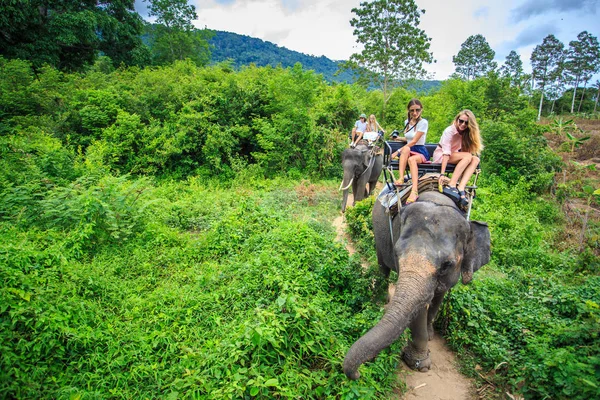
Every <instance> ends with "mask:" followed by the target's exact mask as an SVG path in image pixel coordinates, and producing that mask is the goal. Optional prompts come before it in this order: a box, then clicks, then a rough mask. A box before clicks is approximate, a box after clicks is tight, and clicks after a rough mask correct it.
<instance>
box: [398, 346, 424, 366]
mask: <svg viewBox="0 0 600 400" xmlns="http://www.w3.org/2000/svg"><path fill="white" fill-rule="evenodd" d="M402 359H403V360H404V362H405V363H406V365H408V366H409V367H410V368H411V369H414V370H417V371H419V372H427V371H429V369H430V368H431V358H430V357H429V350H427V352H426V353H425V354H418V353H416V352H414V350H412V348H411V347H410V345H409V346H407V347H405V348H404V351H403V352H402Z"/></svg>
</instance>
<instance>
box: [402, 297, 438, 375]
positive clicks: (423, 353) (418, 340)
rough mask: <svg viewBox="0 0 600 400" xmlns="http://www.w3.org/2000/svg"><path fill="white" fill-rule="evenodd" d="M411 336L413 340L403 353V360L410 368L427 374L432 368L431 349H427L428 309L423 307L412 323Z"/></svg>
mask: <svg viewBox="0 0 600 400" xmlns="http://www.w3.org/2000/svg"><path fill="white" fill-rule="evenodd" d="M410 334H411V336H412V340H411V341H410V342H409V343H408V345H407V346H406V347H405V348H404V350H403V351H402V358H403V359H404V362H405V363H406V365H408V366H409V367H410V368H412V369H416V370H419V371H421V372H427V371H429V368H430V367H431V358H430V357H429V349H428V348H427V341H428V340H427V339H428V335H427V308H426V307H423V309H422V310H421V311H420V312H419V314H418V315H417V316H416V317H415V319H414V320H413V321H412V322H411V323H410Z"/></svg>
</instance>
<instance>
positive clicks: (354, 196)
mask: <svg viewBox="0 0 600 400" xmlns="http://www.w3.org/2000/svg"><path fill="white" fill-rule="evenodd" d="M359 188H360V185H359V184H358V179H354V181H353V182H352V206H354V205H355V204H356V202H357V201H360V200H362V199H361V198H360V194H359V193H358V191H359V190H360V189H359Z"/></svg>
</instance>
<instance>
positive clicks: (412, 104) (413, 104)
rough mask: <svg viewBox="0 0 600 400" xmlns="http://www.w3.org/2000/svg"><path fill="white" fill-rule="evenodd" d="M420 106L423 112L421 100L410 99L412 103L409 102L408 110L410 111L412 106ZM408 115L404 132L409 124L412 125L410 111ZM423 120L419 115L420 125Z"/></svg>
mask: <svg viewBox="0 0 600 400" xmlns="http://www.w3.org/2000/svg"><path fill="white" fill-rule="evenodd" d="M415 105H417V106H419V107H421V110H422V109H423V103H421V100H419V99H410V101H409V102H408V105H407V106H406V109H407V110H409V109H410V107H411V106H415ZM406 115H407V121H406V125H404V130H406V127H407V126H408V124H410V111H408V112H407V113H406ZM420 120H421V116H420V115H419V119H418V120H417V123H419V121H420Z"/></svg>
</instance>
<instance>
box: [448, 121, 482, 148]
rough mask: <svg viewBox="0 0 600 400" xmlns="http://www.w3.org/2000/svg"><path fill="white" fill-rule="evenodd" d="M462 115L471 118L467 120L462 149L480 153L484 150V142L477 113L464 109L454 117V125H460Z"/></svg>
mask: <svg viewBox="0 0 600 400" xmlns="http://www.w3.org/2000/svg"><path fill="white" fill-rule="evenodd" d="M461 115H466V116H467V118H468V119H469V122H467V129H466V130H465V131H464V132H463V134H462V145H461V151H464V152H467V153H472V154H479V153H481V150H483V142H482V141H481V134H480V132H479V125H478V124H477V120H476V119H475V114H473V111H471V110H462V111H461V112H459V113H458V115H457V116H456V118H454V126H456V127H458V119H459V118H460V116H461Z"/></svg>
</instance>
